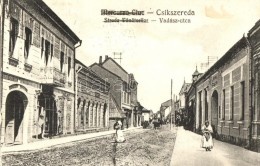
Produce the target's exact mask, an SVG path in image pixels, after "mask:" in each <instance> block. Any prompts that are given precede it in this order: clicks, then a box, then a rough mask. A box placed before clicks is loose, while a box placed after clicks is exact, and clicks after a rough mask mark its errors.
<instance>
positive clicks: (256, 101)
mask: <svg viewBox="0 0 260 166" xmlns="http://www.w3.org/2000/svg"><path fill="white" fill-rule="evenodd" d="M248 38H249V41H250V44H251V54H252V66H251V68H250V70H251V71H252V73H251V74H250V77H251V81H252V83H253V84H252V89H251V92H250V93H252V99H251V101H250V102H251V104H252V108H251V109H252V114H251V119H252V128H251V135H252V145H251V146H252V149H254V150H255V151H258V152H259V151H260V88H259V87H260V20H259V21H258V22H257V23H256V24H255V26H253V28H252V29H251V30H250V31H249V33H248Z"/></svg>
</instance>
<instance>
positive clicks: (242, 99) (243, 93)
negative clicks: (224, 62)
mask: <svg viewBox="0 0 260 166" xmlns="http://www.w3.org/2000/svg"><path fill="white" fill-rule="evenodd" d="M240 90H241V92H240V100H241V101H240V102H241V111H240V120H244V113H245V82H244V81H243V82H241V83H240Z"/></svg>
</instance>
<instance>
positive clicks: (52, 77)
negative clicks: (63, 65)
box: [40, 67, 66, 87]
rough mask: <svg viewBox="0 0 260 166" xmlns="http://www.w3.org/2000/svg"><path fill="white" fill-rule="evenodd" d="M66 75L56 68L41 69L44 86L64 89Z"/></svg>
mask: <svg viewBox="0 0 260 166" xmlns="http://www.w3.org/2000/svg"><path fill="white" fill-rule="evenodd" d="M65 78H66V77H65V73H62V72H61V71H60V70H59V69H57V68H55V67H44V68H41V69H40V79H41V83H42V84H52V85H55V86H61V87H64V85H65V82H66V80H65Z"/></svg>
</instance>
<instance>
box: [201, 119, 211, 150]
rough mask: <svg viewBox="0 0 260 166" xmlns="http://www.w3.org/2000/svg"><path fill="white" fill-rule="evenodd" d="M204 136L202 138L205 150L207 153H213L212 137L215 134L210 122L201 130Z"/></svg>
mask: <svg viewBox="0 0 260 166" xmlns="http://www.w3.org/2000/svg"><path fill="white" fill-rule="evenodd" d="M201 130H202V133H203V136H202V148H205V149H206V151H211V150H210V149H212V148H213V141H212V135H211V133H213V130H212V127H211V125H210V124H209V121H206V122H205V125H204V126H203V127H202V128H201Z"/></svg>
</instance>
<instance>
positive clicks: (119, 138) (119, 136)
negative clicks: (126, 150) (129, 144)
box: [115, 121, 126, 142]
mask: <svg viewBox="0 0 260 166" xmlns="http://www.w3.org/2000/svg"><path fill="white" fill-rule="evenodd" d="M121 128H122V122H121V121H117V124H116V125H115V129H116V142H125V141H126V139H125V137H124V134H123V131H122V130H121Z"/></svg>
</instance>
